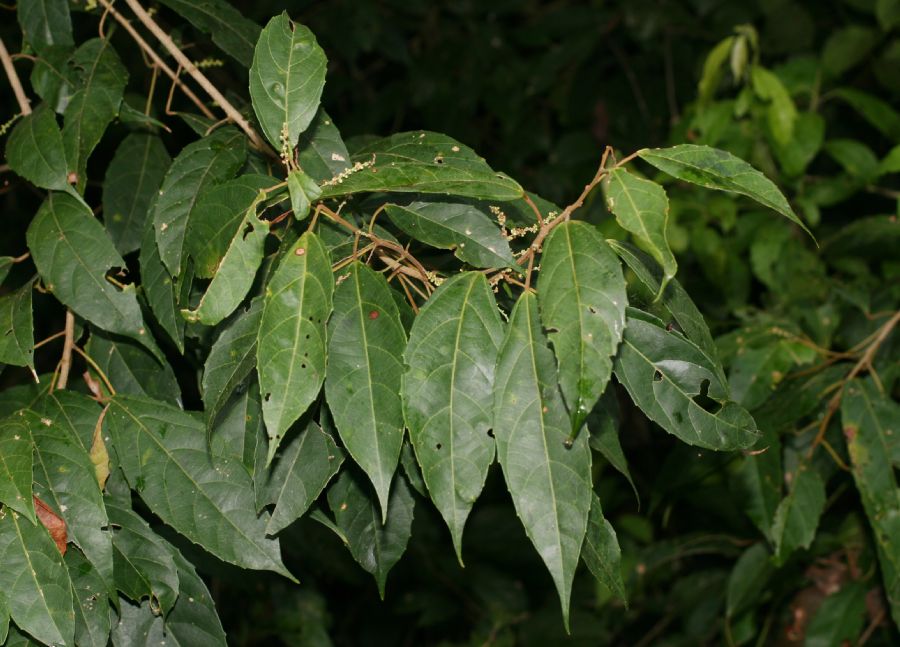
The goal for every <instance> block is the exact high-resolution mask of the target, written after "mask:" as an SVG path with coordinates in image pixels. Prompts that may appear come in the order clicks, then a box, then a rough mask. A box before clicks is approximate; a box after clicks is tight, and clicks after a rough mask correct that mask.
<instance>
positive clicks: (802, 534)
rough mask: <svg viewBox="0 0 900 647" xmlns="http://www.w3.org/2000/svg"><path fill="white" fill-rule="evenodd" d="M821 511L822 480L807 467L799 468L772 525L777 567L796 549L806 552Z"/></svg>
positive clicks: (823, 489)
mask: <svg viewBox="0 0 900 647" xmlns="http://www.w3.org/2000/svg"><path fill="white" fill-rule="evenodd" d="M824 509H825V484H824V483H823V482H822V477H820V476H819V473H818V472H816V470H815V469H814V468H813V467H811V466H809V465H808V464H805V463H804V464H801V465H799V466H798V468H797V471H796V472H794V474H793V476H792V478H791V482H790V485H789V487H788V492H787V495H785V497H784V499H782V500H781V503H780V504H779V505H778V509H777V510H776V511H775V520H774V521H773V523H772V536H773V538H774V540H775V562H776V563H777V564H782V563H784V561H785V560H786V559H787V558H788V557H789V556H790V554H791V553H793V552H794V551H795V550H796V549H798V548H809V545H810V544H811V543H812V540H813V538H814V537H815V535H816V528H817V527H818V526H819V517H821V515H822V511H823V510H824Z"/></svg>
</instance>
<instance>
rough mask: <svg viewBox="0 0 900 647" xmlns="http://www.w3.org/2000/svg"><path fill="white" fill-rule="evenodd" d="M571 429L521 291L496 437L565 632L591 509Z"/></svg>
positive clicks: (584, 453)
mask: <svg viewBox="0 0 900 647" xmlns="http://www.w3.org/2000/svg"><path fill="white" fill-rule="evenodd" d="M570 430H571V423H570V421H569V417H568V413H567V412H566V408H565V404H564V403H563V399H562V394H561V393H560V390H559V386H558V384H557V379H556V363H555V362H554V361H553V354H552V353H551V351H550V349H549V348H548V346H547V342H546V339H545V337H544V334H543V332H542V331H541V324H540V320H539V319H538V308H537V298H536V297H535V296H534V294H532V293H527V292H526V293H524V294H522V296H521V297H519V300H518V302H517V303H516V306H515V308H514V309H513V311H512V315H511V316H510V322H509V327H508V329H507V333H506V338H505V339H504V341H503V345H502V346H501V347H500V354H499V356H498V359H497V368H496V373H495V387H494V434H495V436H496V439H497V458H498V460H499V461H500V466H501V467H502V468H503V476H504V478H505V479H506V485H507V487H508V488H509V492H510V494H511V495H512V499H513V503H514V504H515V507H516V512H517V514H518V515H519V518H520V519H521V520H522V524H523V525H524V526H525V532H526V533H527V534H528V537H529V539H531V542H532V543H533V544H534V546H535V548H536V549H537V551H538V553H539V554H540V555H541V559H542V560H543V561H544V564H545V565H546V566H547V569H548V570H549V571H550V575H551V576H552V577H553V582H554V584H555V585H556V590H557V592H558V593H559V598H560V603H561V605H562V613H563V620H564V622H565V624H566V627H568V624H569V596H570V593H571V590H572V579H573V577H574V575H575V568H576V567H577V565H578V558H579V556H580V554H581V546H582V543H583V542H584V535H585V532H586V529H587V523H588V512H589V511H590V507H591V452H590V449H589V448H588V438H587V434H580V435H579V436H578V437H577V438H575V439H574V441H572V442H567V441H568V440H569V432H570Z"/></svg>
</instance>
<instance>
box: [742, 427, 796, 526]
mask: <svg viewBox="0 0 900 647" xmlns="http://www.w3.org/2000/svg"><path fill="white" fill-rule="evenodd" d="M753 450H754V453H753V454H751V455H749V456H745V457H744V458H742V459H741V464H740V466H739V467H738V469H737V472H736V474H735V484H736V487H735V490H736V493H737V494H738V498H739V500H740V501H743V503H744V512H746V513H747V516H748V517H750V520H751V521H752V522H753V523H754V524H755V525H756V527H757V528H759V530H760V532H762V534H763V536H765V538H766V539H768V540H769V541H772V540H773V539H774V538H773V535H772V524H773V523H774V521H775V512H776V510H778V504H779V503H780V502H781V481H782V479H783V478H784V476H783V474H784V473H783V472H782V469H781V441H780V440H779V438H778V434H777V433H775V431H774V430H773V429H772V428H771V427H768V428H767V427H765V426H764V427H763V432H762V436H761V437H760V439H759V440H758V441H757V442H756V445H754V447H753ZM760 451H761V452H762V453H757V452H760Z"/></svg>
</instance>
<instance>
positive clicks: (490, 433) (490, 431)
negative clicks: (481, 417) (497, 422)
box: [487, 429, 494, 438]
mask: <svg viewBox="0 0 900 647" xmlns="http://www.w3.org/2000/svg"><path fill="white" fill-rule="evenodd" d="M487 435H488V436H490V437H491V438H493V437H494V430H493V429H488V430H487Z"/></svg>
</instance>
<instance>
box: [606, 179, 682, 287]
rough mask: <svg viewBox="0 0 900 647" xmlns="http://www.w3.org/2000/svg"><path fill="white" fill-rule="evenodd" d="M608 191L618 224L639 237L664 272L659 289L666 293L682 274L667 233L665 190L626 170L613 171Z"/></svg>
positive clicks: (640, 242)
mask: <svg viewBox="0 0 900 647" xmlns="http://www.w3.org/2000/svg"><path fill="white" fill-rule="evenodd" d="M605 187H606V202H607V205H608V206H609V210H610V211H612V212H613V213H614V214H615V216H616V221H617V222H618V223H619V224H620V225H621V226H622V228H623V229H625V230H626V231H628V232H630V233H631V234H633V235H634V236H635V238H636V239H637V242H638V245H639V246H640V247H641V248H643V249H644V250H645V251H646V252H647V253H649V254H650V255H651V256H652V257H653V259H654V260H655V261H656V262H657V263H659V265H660V267H661V268H662V270H663V277H662V281H661V282H660V287H659V291H660V292H662V291H663V290H665V288H666V284H667V283H668V282H669V281H670V280H672V277H674V276H675V273H676V272H677V271H678V263H677V262H676V261H675V256H674V255H673V254H672V249H671V247H669V239H668V236H667V232H666V227H667V226H668V223H669V198H668V197H667V196H666V191H665V189H663V188H662V187H661V186H660V185H658V184H657V183H656V182H651V181H650V180H645V179H643V178H639V177H637V176H635V175H632V174H631V173H629V172H628V171H626V170H625V169H624V168H621V169H614V170H612V171H610V173H609V175H608V176H607V181H606V184H605Z"/></svg>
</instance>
